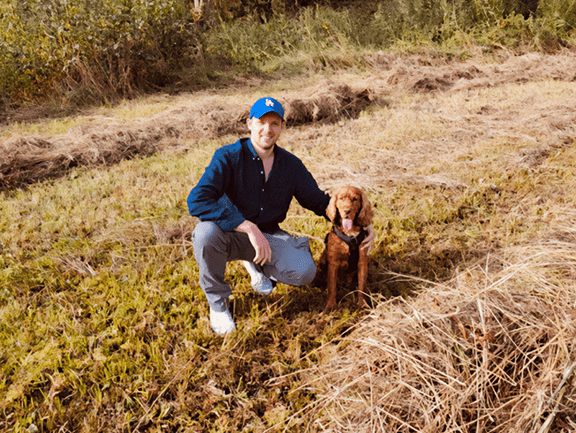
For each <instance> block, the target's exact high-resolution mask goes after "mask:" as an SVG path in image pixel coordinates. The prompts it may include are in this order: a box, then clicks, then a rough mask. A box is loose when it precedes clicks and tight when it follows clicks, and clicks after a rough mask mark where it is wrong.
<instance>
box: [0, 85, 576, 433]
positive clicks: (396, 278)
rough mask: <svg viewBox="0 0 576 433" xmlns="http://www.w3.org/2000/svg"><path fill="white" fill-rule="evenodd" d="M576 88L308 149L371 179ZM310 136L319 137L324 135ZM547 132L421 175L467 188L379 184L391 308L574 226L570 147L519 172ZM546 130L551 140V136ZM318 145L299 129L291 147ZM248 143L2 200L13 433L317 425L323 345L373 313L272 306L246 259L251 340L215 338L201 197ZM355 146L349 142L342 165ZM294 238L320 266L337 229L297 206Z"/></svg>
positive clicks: (456, 105) (297, 297)
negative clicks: (465, 130)
mask: <svg viewBox="0 0 576 433" xmlns="http://www.w3.org/2000/svg"><path fill="white" fill-rule="evenodd" d="M573 91H574V87H573V85H572V84H570V83H568V84H560V83H540V84H537V85H536V84H534V85H525V86H513V85H509V86H504V87H502V88H495V89H486V90H483V91H482V92H477V93H471V94H469V95H468V96H470V95H472V97H471V99H470V100H469V101H465V98H466V95H465V94H462V95H456V96H450V95H441V96H420V97H419V98H420V99H418V100H417V102H418V104H414V101H415V99H413V98H405V99H404V100H398V101H394V104H393V106H392V107H387V108H382V109H373V110H371V111H370V112H369V113H366V114H364V115H363V116H362V117H361V118H360V119H357V120H350V121H347V122H344V123H343V124H342V125H335V126H333V127H326V126H322V127H318V128H322V131H323V133H324V134H325V137H323V140H322V141H316V140H315V138H313V139H311V140H312V142H313V143H315V144H314V145H311V146H312V147H309V148H304V147H302V148H299V147H298V144H299V143H301V142H298V141H296V142H294V147H295V148H294V149H293V151H295V152H296V153H297V154H299V155H301V156H303V157H305V156H309V157H310V158H308V159H305V161H307V162H306V163H307V164H308V165H309V166H310V168H311V170H312V171H313V172H314V173H316V174H317V175H319V177H320V178H323V179H325V177H324V174H325V171H326V170H328V169H327V168H326V167H340V166H341V165H342V161H343V160H346V161H349V160H350V158H352V159H353V161H352V162H351V163H350V166H349V167H350V170H351V172H352V173H354V172H356V171H361V170H362V169H363V165H362V163H363V161H362V159H363V158H362V156H363V157H364V159H366V158H372V159H371V165H372V166H375V167H378V164H381V163H384V162H386V158H383V157H381V156H378V155H388V154H387V153H385V152H396V154H397V155H400V154H402V153H404V152H408V151H413V150H414V148H415V146H416V145H418V144H419V143H421V142H424V143H426V144H427V145H429V146H431V144H430V143H432V144H436V145H437V144H438V139H439V137H440V138H441V136H442V134H441V133H440V132H441V131H442V130H443V131H444V136H448V137H452V136H451V135H450V134H451V133H452V131H453V130H457V129H458V128H459V125H458V124H457V123H455V122H454V124H448V125H447V124H446V121H445V119H443V118H442V116H447V117H454V118H455V116H453V113H452V111H460V110H461V109H462V107H466V108H467V109H468V110H469V111H470V112H471V113H473V112H476V111H477V109H478V108H479V107H483V106H485V105H486V104H487V103H488V102H489V103H490V104H491V106H492V107H493V108H494V109H497V110H501V112H502V113H505V112H507V111H508V110H515V112H516V113H523V110H529V109H530V107H532V106H537V105H538V104H544V103H547V102H546V101H551V102H555V101H556V102H558V104H559V105H561V104H562V101H563V100H564V99H565V98H569V97H570V96H571V95H572V94H573ZM528 96H531V99H530V98H528ZM426 100H427V101H428V102H430V103H431V104H436V106H439V107H442V108H443V111H442V116H440V115H438V112H430V113H424V114H423V113H422V112H420V111H418V110H419V108H418V107H420V106H421V105H420V104H421V103H423V102H426ZM134 109H135V111H136V112H144V111H146V110H145V109H143V110H142V111H141V110H140V109H139V108H137V107H135V108H134ZM529 114H530V113H528V114H526V115H527V116H528V117H529ZM383 119H385V120H386V119H388V120H389V119H393V121H392V122H386V121H382V120H383ZM64 122H65V121H64ZM511 122H512V123H513V124H515V123H517V122H518V121H517V120H516V119H515V118H514V119H512V120H511ZM307 128H308V129H307V130H308V131H309V132H310V133H311V137H316V135H315V134H316V132H317V131H316V130H315V128H317V127H316V126H315V125H311V126H310V127H307ZM532 128H533V126H532V125H531V124H526V125H525V126H523V127H522V129H521V133H519V134H516V135H513V134H508V135H506V134H504V135H503V136H494V137H492V138H490V137H484V138H483V139H479V140H476V141H474V142H473V143H472V144H471V145H470V147H469V149H459V150H460V151H461V152H462V153H461V154H456V155H452V154H450V155H449V154H448V153H447V154H446V155H449V157H448V156H445V157H437V156H435V155H431V156H430V158H429V160H426V161H425V163H422V164H421V165H419V166H418V167H415V168H413V169H411V170H412V171H411V172H409V173H408V175H411V176H412V175H413V176H428V175H431V174H437V173H444V174H449V175H450V176H452V177H453V178H454V179H456V180H458V181H460V182H462V183H463V184H466V185H468V186H467V187H462V188H459V189H450V188H445V187H442V186H438V185H433V184H431V185H426V184H418V183H410V182H396V183H392V184H390V183H382V184H379V183H378V182H379V181H380V179H381V178H380V177H378V176H377V175H376V174H375V173H373V174H374V176H373V178H372V183H371V188H370V190H369V195H370V198H371V200H372V202H373V203H374V204H375V206H376V207H375V213H376V219H375V228H376V230H377V232H378V237H377V241H376V242H375V246H374V251H373V253H372V257H373V263H372V267H371V272H370V279H369V285H370V288H371V290H372V294H373V297H374V300H375V301H379V300H382V299H392V298H394V297H396V296H402V297H404V298H406V299H408V300H409V299H410V298H411V296H413V295H415V294H417V292H416V290H417V287H418V284H417V283H416V282H415V280H414V278H420V279H427V280H431V281H437V282H440V281H446V280H447V279H449V278H450V277H451V276H453V275H454V272H455V271H456V269H458V268H465V267H467V266H471V265H473V264H475V263H476V262H477V261H480V262H481V261H482V260H484V259H485V257H486V255H487V254H489V253H490V252H492V251H497V250H499V249H502V248H506V247H507V246H509V245H515V244H520V243H522V242H527V241H530V240H532V239H534V238H535V237H538V236H541V235H542V234H543V233H545V232H546V230H547V229H548V227H549V224H551V223H554V224H556V225H562V224H564V223H566V222H567V221H568V220H569V219H570V214H569V213H567V210H568V209H573V206H574V202H575V200H576V193H575V191H576V188H575V185H576V182H575V180H574V173H573V170H572V167H573V166H574V163H575V162H576V151H575V150H574V147H573V146H572V145H570V143H561V142H559V143H556V145H555V147H553V151H551V152H549V153H548V154H547V155H545V156H544V157H543V159H542V161H541V163H539V164H538V165H535V166H533V167H531V168H524V167H522V166H519V165H518V164H516V165H515V164H511V163H509V161H511V160H510V159H509V158H510V157H511V156H514V155H517V154H519V153H520V152H522V151H523V150H522V149H525V150H530V147H529V146H530V145H531V143H533V140H528V139H526V137H525V136H524V135H528V134H529V133H530V134H533V133H536V132H538V131H536V130H534V131H532ZM478 130H479V131H481V130H483V127H482V125H480V126H478ZM539 130H540V133H541V135H540V136H538V138H539V139H544V138H545V134H546V131H545V130H544V129H539ZM350 131H353V140H352V138H350V135H349V134H351V132H350ZM300 132H301V130H291V129H289V130H287V131H286V132H285V136H284V138H283V140H284V142H285V143H292V140H291V138H294V137H295V136H297V134H298V133H300ZM233 140H234V138H233V137H225V138H222V139H218V140H213V141H203V142H201V143H191V142H182V143H181V144H182V145H183V146H185V147H186V148H187V150H186V151H181V152H168V153H162V154H157V155H154V156H152V157H149V158H142V159H134V160H130V161H123V162H121V163H119V164H118V165H115V166H112V167H109V168H98V169H90V168H76V169H74V170H73V171H72V172H70V173H69V174H68V175H67V176H66V177H65V178H62V179H58V180H54V181H47V182H42V183H38V184H34V185H31V186H30V187H29V188H28V189H26V190H14V191H5V192H2V193H0V213H1V214H2V219H1V220H0V251H1V254H0V318H1V320H0V409H1V411H2V413H3V415H4V417H3V419H2V420H0V429H1V430H3V431H14V432H26V431H28V432H29V431H32V430H33V428H32V427H31V426H32V425H34V426H36V427H37V428H38V429H39V431H57V430H59V431H70V432H72V431H81V430H82V429H85V430H86V431H122V432H124V431H126V432H128V431H180V430H188V431H198V432H200V431H211V432H224V431H226V432H228V431H254V432H260V431H265V430H266V429H270V431H282V428H283V427H284V426H287V427H288V431H294V432H297V431H303V429H304V428H305V426H308V425H310V423H311V422H312V421H313V420H310V419H308V418H307V414H306V410H305V408H306V407H307V405H308V404H309V403H311V402H313V401H314V400H315V398H316V395H315V390H314V389H309V388H306V387H302V383H303V381H304V379H305V378H306V377H307V375H310V374H313V371H314V367H315V366H317V365H319V364H321V363H325V362H329V361H330V360H329V359H326V358H324V357H323V356H325V355H320V352H319V351H318V349H319V348H320V347H323V348H324V349H325V348H326V347H328V346H330V345H332V344H334V343H335V342H337V341H338V340H339V339H340V338H341V335H343V334H345V333H347V332H348V331H349V330H350V329H351V328H352V327H353V326H354V324H355V323H356V322H357V321H358V320H359V318H361V317H363V315H364V313H362V312H361V311H357V310H356V309H355V308H354V303H355V300H354V297H353V295H352V294H345V293H344V292H340V294H341V296H342V301H341V303H340V305H339V307H338V309H337V311H336V312H334V313H332V314H330V315H324V314H322V313H321V311H322V309H323V306H324V305H323V304H324V299H325V294H324V293H323V291H322V289H321V288H319V287H315V286H306V287H299V288H296V287H289V286H284V285H280V286H279V288H278V290H277V291H276V292H275V293H274V294H273V295H271V296H269V297H260V296H257V295H256V294H255V293H254V292H253V291H252V290H251V288H250V284H249V278H248V277H247V275H246V273H245V271H244V270H243V268H242V267H241V266H240V265H239V264H237V263H234V264H231V265H230V266H229V268H228V272H227V277H228V279H229V281H230V283H231V285H232V287H233V292H234V296H233V300H232V310H233V314H234V316H235V319H236V322H237V325H238V328H239V330H238V332H237V333H235V334H234V335H233V336H231V337H226V338H222V337H215V336H214V335H213V333H212V332H211V330H210V327H209V322H208V307H207V303H206V301H205V298H204V295H203V294H202V291H201V289H200V288H199V286H198V283H197V279H198V270H197V265H196V262H195V260H194V258H193V255H192V248H191V239H190V236H191V231H192V229H193V227H194V224H195V220H194V219H193V218H191V217H189V216H188V212H187V208H186V204H185V199H186V196H187V194H188V192H189V190H190V188H191V187H192V186H193V185H194V184H195V183H196V181H197V179H198V178H199V176H200V175H201V173H202V171H203V169H204V167H205V166H206V165H207V164H208V161H209V159H210V157H211V155H212V153H213V151H214V150H215V149H216V148H217V147H218V146H221V145H223V144H225V143H228V142H231V141H233ZM338 140H341V142H343V143H347V142H348V143H349V144H348V145H346V146H341V147H340V152H341V153H340V155H338V156H334V154H333V149H334V148H333V145H332V143H334V142H335V141H338ZM352 142H354V143H355V144H356V145H354V144H351V143H352ZM308 144H310V143H308ZM532 146H535V145H532ZM423 149H424V150H423V151H425V149H426V147H423ZM430 149H432V148H430ZM377 151H378V152H380V153H378V152H377ZM382 152H384V153H382ZM374 155H376V156H374ZM378 158H383V159H378ZM284 227H285V228H286V229H287V230H289V231H292V232H295V233H306V234H308V235H310V236H312V237H313V239H312V241H311V246H312V250H313V254H314V256H315V258H318V256H319V254H320V252H321V248H322V245H321V242H319V241H318V240H321V239H322V238H323V236H324V234H325V233H326V231H327V230H328V224H327V223H326V222H325V221H324V220H323V219H321V218H318V217H316V216H315V215H312V214H311V213H309V212H307V211H304V210H303V209H301V208H300V207H299V206H297V205H294V206H293V207H292V209H291V211H290V215H289V218H288V219H287V220H286V223H285V225H284ZM321 353H324V354H325V353H326V350H323V351H322V352H321ZM301 411H302V412H301Z"/></svg>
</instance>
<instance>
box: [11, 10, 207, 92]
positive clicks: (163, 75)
mask: <svg viewBox="0 0 576 433" xmlns="http://www.w3.org/2000/svg"><path fill="white" fill-rule="evenodd" d="M0 34H2V35H3V38H2V39H3V40H4V42H3V43H0V44H2V47H1V48H2V50H0V53H1V54H0V56H1V57H0V61H1V66H0V78H1V79H0V82H1V83H2V86H3V87H2V88H1V90H2V93H4V94H7V95H9V96H10V97H11V98H12V99H15V100H38V99H41V98H42V97H44V96H46V95H48V94H51V93H53V92H54V90H59V91H60V92H72V93H73V95H72V96H74V94H75V95H76V96H78V95H82V94H85V93H86V90H88V93H89V94H91V95H93V96H94V97H104V98H105V97H107V96H112V95H120V96H130V95H133V94H134V92H135V91H136V90H138V89H144V90H147V89H151V88H155V87H162V86H166V85H167V84H170V83H173V82H175V81H176V80H177V79H178V77H177V76H175V75H174V71H178V70H181V69H182V68H183V67H185V66H188V67H192V66H194V65H195V64H196V63H198V62H199V61H201V60H202V56H201V53H202V50H201V46H200V31H199V28H198V25H197V24H196V23H194V21H193V20H192V11H191V10H190V8H189V7H188V5H187V2H186V1H185V0H148V1H145V0H135V1H126V0H106V1H95V0H67V1H65V0H51V1H50V2H45V1H42V0H26V1H23V2H20V1H18V0H10V1H9V2H8V3H7V4H5V5H4V6H3V7H2V10H1V14H0ZM97 95H102V96H97ZM84 96H85V95H84Z"/></svg>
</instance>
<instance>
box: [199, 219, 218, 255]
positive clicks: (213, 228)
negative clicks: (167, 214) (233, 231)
mask: <svg viewBox="0 0 576 433" xmlns="http://www.w3.org/2000/svg"><path fill="white" fill-rule="evenodd" d="M221 240H222V229H221V228H220V227H218V225H217V224H215V223H213V222H211V221H200V222H199V223H198V224H196V228H194V232H193V234H192V244H193V246H194V249H195V250H199V249H201V248H202V247H204V246H206V245H215V244H217V243H218V242H219V241H221Z"/></svg>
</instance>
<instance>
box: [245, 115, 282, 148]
mask: <svg viewBox="0 0 576 433" xmlns="http://www.w3.org/2000/svg"><path fill="white" fill-rule="evenodd" d="M247 124H248V129H249V130H250V139H251V140H252V145H253V146H255V147H259V148H260V149H262V150H269V149H271V148H273V147H274V145H275V144H276V141H278V138H280V133H281V132H282V118H281V117H280V116H279V115H278V114H276V113H274V112H270V113H266V114H264V115H263V116H262V117H260V118H259V119H258V118H256V117H252V118H251V119H248V122H247Z"/></svg>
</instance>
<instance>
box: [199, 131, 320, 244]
mask: <svg viewBox="0 0 576 433" xmlns="http://www.w3.org/2000/svg"><path fill="white" fill-rule="evenodd" d="M293 197H295V198H296V200H298V202H299V203H300V204H301V205H302V206H303V207H305V208H306V209H309V210H311V211H313V212H314V213H315V214H316V215H320V216H324V217H326V207H327V206H328V202H329V201H330V196H329V195H328V194H326V193H324V192H323V191H322V190H321V189H320V188H319V187H318V184H317V183H316V181H315V180H314V178H313V177H312V174H310V172H309V171H308V170H307V169H306V167H305V166H304V164H303V163H302V161H300V159H299V158H297V157H296V156H295V155H293V154H292V153H290V152H288V151H286V150H284V149H282V148H280V147H278V146H276V147H275V149H274V163H273V165H272V169H271V170H270V173H269V175H268V180H266V179H265V175H264V165H263V163H262V160H261V159H260V157H259V156H258V154H257V153H256V151H255V150H254V147H253V146H252V143H251V142H250V139H247V138H245V139H241V140H238V141H237V142H236V143H234V144H229V145H227V146H224V147H221V148H220V149H218V150H216V152H215V153H214V156H213V157H212V161H211V162H210V165H208V167H206V170H205V171H204V174H203V175H202V177H201V178H200V180H199V181H198V184H197V185H196V186H195V187H194V188H193V189H192V191H191V192H190V195H189V196H188V209H189V210H190V214H191V215H192V216H196V217H198V218H200V220H201V221H213V222H215V223H216V224H217V225H218V226H219V227H220V228H221V229H223V230H226V231H232V230H234V229H235V228H236V227H238V226H239V225H240V224H241V223H242V222H244V220H249V221H252V222H253V223H254V224H256V225H257V226H258V228H259V229H260V230H261V231H263V232H266V233H273V232H275V231H277V230H279V225H278V224H279V223H281V222H282V221H284V219H286V214H287V213H288V208H289V207H290V202H291V201H292V198H293Z"/></svg>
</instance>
